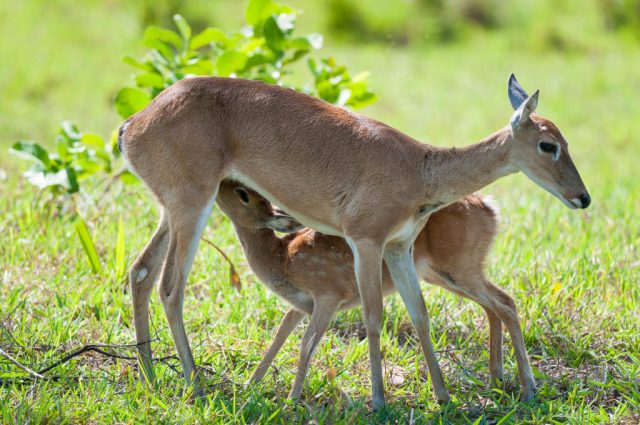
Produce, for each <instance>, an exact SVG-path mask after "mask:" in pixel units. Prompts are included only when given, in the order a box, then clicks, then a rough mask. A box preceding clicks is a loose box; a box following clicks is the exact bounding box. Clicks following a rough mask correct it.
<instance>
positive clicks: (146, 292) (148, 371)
mask: <svg viewBox="0 0 640 425" xmlns="http://www.w3.org/2000/svg"><path fill="white" fill-rule="evenodd" d="M168 239H169V222H168V219H167V214H166V213H165V212H164V211H163V212H162V215H161V217H160V224H159V225H158V228H157V230H156V232H155V234H154V235H153V237H152V238H151V240H150V241H149V243H148V244H147V246H146V247H145V248H144V250H143V251H142V252H141V253H140V255H139V256H138V258H137V259H136V261H135V262H134V263H133V266H132V267H131V271H130V272H129V284H130V285H131V294H132V298H133V323H134V326H135V330H136V347H137V349H138V363H139V375H140V381H141V382H148V383H152V384H153V383H154V382H155V374H154V372H153V363H152V359H151V341H150V339H151V334H150V332H149V298H150V296H151V291H152V290H153V287H154V285H155V283H156V280H157V279H158V275H159V272H160V270H161V268H162V260H164V258H165V255H166V252H167V243H168Z"/></svg>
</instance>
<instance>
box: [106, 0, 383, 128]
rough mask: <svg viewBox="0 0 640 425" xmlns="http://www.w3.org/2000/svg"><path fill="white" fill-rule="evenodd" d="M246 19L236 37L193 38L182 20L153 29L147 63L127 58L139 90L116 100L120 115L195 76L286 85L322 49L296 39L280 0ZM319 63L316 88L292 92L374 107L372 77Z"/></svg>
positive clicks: (211, 33) (254, 3) (253, 5)
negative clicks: (297, 66)
mask: <svg viewBox="0 0 640 425" xmlns="http://www.w3.org/2000/svg"><path fill="white" fill-rule="evenodd" d="M245 19H246V22H247V26H246V27H245V28H243V29H242V30H240V31H234V32H232V33H226V32H224V31H222V30H221V29H219V28H215V27H209V28H206V29H204V30H203V31H201V32H200V33H198V34H196V35H192V31H191V27H190V26H189V24H188V23H187V21H186V20H185V19H184V18H183V17H182V16H180V15H175V16H174V23H175V26H176V29H177V31H173V30H170V29H166V28H161V27H158V26H154V25H152V26H149V27H148V28H147V29H146V31H145V33H144V38H143V41H142V43H143V45H144V46H145V47H147V48H149V49H150V50H149V52H148V54H147V55H146V56H145V58H144V59H142V60H137V59H135V58H133V57H131V56H125V58H124V61H125V62H126V63H127V64H129V65H131V66H134V67H135V68H137V69H138V72H137V73H136V74H135V75H134V81H135V87H125V88H122V89H121V90H120V91H118V93H117V95H116V98H115V105H116V109H117V111H118V113H119V114H120V115H121V116H122V117H123V118H128V117H130V116H131V115H133V114H134V113H136V112H137V111H139V110H141V109H142V108H144V107H145V106H146V105H147V104H148V103H149V102H150V101H151V99H153V98H154V97H155V96H156V95H158V93H160V92H161V91H162V90H164V89H165V88H166V87H168V86H170V85H172V84H173V83H175V82H176V81H178V80H180V79H182V78H186V77H190V76H198V75H216V76H222V77H238V78H244V79H250V80H260V81H264V82H267V83H270V84H278V85H287V84H286V82H285V80H284V78H285V77H286V76H287V75H289V74H291V73H292V71H291V69H290V65H292V64H293V63H295V62H297V61H299V60H300V59H301V58H303V57H305V56H307V55H308V54H309V53H311V52H312V51H314V50H317V49H319V48H320V47H322V42H323V37H322V35H320V34H315V33H314V34H309V35H306V36H300V37H296V36H294V30H295V22H296V12H295V11H294V9H292V8H290V7H288V6H284V5H282V4H280V3H276V2H275V1H271V0H250V1H249V2H248V4H247V8H246V11H245ZM320 64H321V65H317V63H316V62H315V61H314V60H312V59H309V68H310V69H311V71H312V74H313V75H312V76H313V85H311V86H306V87H292V88H294V89H297V90H300V91H304V92H306V93H308V94H310V95H313V96H317V97H320V98H321V99H324V100H326V101H328V102H331V103H336V104H340V105H347V106H350V107H352V108H359V107H362V106H366V105H368V104H370V103H372V102H375V100H376V97H375V95H374V94H373V92H372V91H371V90H370V89H369V87H368V84H367V78H368V74H365V73H363V74H359V75H358V76H356V77H354V78H353V79H352V78H351V77H350V75H349V73H348V72H347V70H346V68H345V67H344V66H339V65H337V64H336V63H335V60H334V59H332V58H327V59H323V60H322V61H321V62H320Z"/></svg>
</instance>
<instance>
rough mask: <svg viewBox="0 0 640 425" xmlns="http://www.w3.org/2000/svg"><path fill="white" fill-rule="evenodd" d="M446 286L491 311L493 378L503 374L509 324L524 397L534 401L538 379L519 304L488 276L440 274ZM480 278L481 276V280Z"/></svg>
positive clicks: (491, 362)
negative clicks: (504, 339)
mask: <svg viewBox="0 0 640 425" xmlns="http://www.w3.org/2000/svg"><path fill="white" fill-rule="evenodd" d="M436 273H437V274H438V276H439V277H440V279H441V280H442V281H443V282H444V283H445V287H446V288H447V289H449V290H451V291H452V292H455V293H457V294H460V295H462V296H463V297H465V298H468V299H470V300H473V301H475V302H477V303H478V304H480V306H482V308H484V310H485V311H486V312H487V316H488V318H489V326H490V336H489V350H490V354H489V371H490V373H491V378H492V379H494V380H495V379H498V378H499V376H500V375H501V374H502V324H501V322H502V323H504V324H505V326H506V327H507V330H508V331H509V334H510V335H511V340H512V342H513V347H514V351H515V354H516V361H517V362H518V375H519V377H520V384H521V385H522V398H523V399H524V400H531V399H532V398H533V397H534V395H535V386H536V383H535V379H534V377H533V372H532V371H531V365H530V364H529V358H528V356H527V349H526V347H525V344H524V337H523V336H522V329H521V328H520V321H519V318H518V312H517V310H516V305H515V303H514V302H513V298H511V297H510V296H509V295H508V294H507V293H506V292H504V291H503V290H502V289H500V288H498V287H497V286H496V285H494V284H493V283H491V281H489V280H488V279H486V278H485V277H484V275H483V274H481V273H480V274H474V276H466V275H464V274H462V275H456V274H455V273H454V274H453V275H449V274H447V273H446V272H444V271H436ZM478 275H479V277H478Z"/></svg>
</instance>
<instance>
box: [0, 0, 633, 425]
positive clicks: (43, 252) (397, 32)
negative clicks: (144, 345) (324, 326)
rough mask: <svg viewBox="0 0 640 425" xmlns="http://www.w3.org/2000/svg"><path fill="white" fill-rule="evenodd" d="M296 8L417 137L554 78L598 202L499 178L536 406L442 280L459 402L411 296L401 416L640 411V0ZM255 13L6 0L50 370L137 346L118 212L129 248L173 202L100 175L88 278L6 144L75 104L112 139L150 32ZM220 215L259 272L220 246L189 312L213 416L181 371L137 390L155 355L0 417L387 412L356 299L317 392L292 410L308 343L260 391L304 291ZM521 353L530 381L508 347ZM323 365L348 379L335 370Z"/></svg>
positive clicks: (556, 100) (437, 293)
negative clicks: (238, 281) (423, 348)
mask: <svg viewBox="0 0 640 425" xmlns="http://www.w3.org/2000/svg"><path fill="white" fill-rule="evenodd" d="M283 2H284V3H286V4H287V5H290V6H293V7H296V8H298V9H300V10H303V11H304V13H302V14H301V15H300V16H299V19H298V25H297V31H298V33H299V34H309V33H312V32H319V33H322V34H323V35H324V36H325V43H324V45H325V47H324V48H323V49H322V51H321V52H320V55H319V56H335V57H336V59H337V60H338V62H340V63H343V64H345V65H347V66H348V67H349V70H350V71H352V72H353V73H357V72H359V71H364V70H369V71H370V72H371V86H372V88H373V90H374V91H375V92H376V93H377V94H378V95H379V98H380V100H379V102H378V103H376V104H374V105H373V106H370V107H367V108H365V109H363V110H362V111H360V112H361V113H363V114H365V115H369V116H372V117H374V118H377V119H380V120H382V121H384V122H386V123H388V124H390V125H392V126H394V127H396V128H398V129H399V130H401V131H404V132H406V133H407V134H409V135H410V136H412V137H414V138H416V139H418V140H422V141H425V142H429V143H433V144H438V145H446V146H452V145H453V146H463V145H467V144H470V143H472V142H474V141H476V140H479V139H481V138H482V137H484V136H486V135H488V134H490V133H491V132H493V131H495V130H497V129H498V128H501V127H503V126H504V125H506V124H507V123H508V122H509V118H510V116H511V113H512V110H511V107H510V105H509V102H508V100H507V96H506V83H507V78H508V76H509V74H510V73H511V72H514V73H515V74H516V75H517V76H518V79H519V81H520V82H521V83H522V85H523V86H524V88H525V89H527V90H529V91H530V92H532V91H533V90H535V89H537V88H539V89H540V90H541V94H540V103H539V106H538V112H539V113H540V114H541V115H543V116H545V117H547V118H550V119H552V120H553V121H554V122H555V123H556V124H557V125H558V126H559V128H560V129H561V130H562V131H563V133H564V135H565V136H566V138H567V139H568V141H569V144H570V149H571V154H572V157H573V159H574V161H575V163H576V165H577V167H578V169H579V170H580V172H581V174H582V176H583V179H584V181H585V184H586V185H587V187H588V189H589V191H590V193H591V197H592V199H593V204H592V206H591V207H590V208H589V209H588V210H585V211H570V210H568V209H566V208H565V207H564V206H563V205H562V204H561V203H560V202H559V201H557V200H556V199H555V198H553V197H552V196H551V195H549V194H548V193H546V192H544V191H543V190H541V189H539V188H538V187H536V186H535V185H534V184H533V183H532V182H530V181H528V180H527V179H526V178H525V177H524V176H522V175H517V176H511V177H508V178H506V179H503V180H501V181H499V182H498V183H496V184H494V185H491V186H490V187H488V188H486V189H485V190H484V191H483V192H484V193H487V194H491V195H493V196H494V197H495V198H496V199H497V203H498V205H500V207H501V210H502V225H501V227H500V233H499V235H498V237H497V240H496V244H495V247H494V249H493V251H492V256H491V258H489V260H488V264H487V266H488V270H489V275H490V276H491V278H492V280H493V281H494V282H496V283H497V284H499V285H501V286H503V287H504V288H505V289H506V290H507V292H509V293H511V294H512V295H513V296H514V298H515V301H516V304H517V305H518V308H519V311H520V315H521V321H522V326H523V331H524V334H525V340H526V343H527V347H528V349H529V353H530V355H531V357H532V363H533V367H534V371H535V374H536V379H537V380H538V382H539V385H540V396H539V402H538V403H537V404H534V405H521V404H518V403H517V401H516V400H517V389H516V390H515V391H505V392H504V393H502V392H499V391H491V390H488V389H486V387H485V386H484V384H483V382H484V381H485V379H486V376H487V374H488V371H487V363H488V356H487V352H486V339H487V335H488V333H487V330H486V323H485V321H484V319H480V317H481V316H480V315H479V309H476V308H475V307H474V308H470V305H469V304H468V303H464V302H461V301H459V299H458V298H457V297H455V296H452V295H449V294H448V293H446V292H445V291H442V290H438V289H434V288H430V287H427V286H425V294H426V295H425V297H426V299H427V303H428V304H429V306H428V307H429V311H430V313H431V315H432V317H433V332H434V341H435V342H436V349H438V350H440V353H442V354H441V356H440V359H441V362H442V365H443V370H444V372H445V375H446V376H447V379H448V384H449V385H450V389H451V392H452V395H454V398H455V402H456V403H457V404H455V405H454V407H453V408H452V409H450V410H447V409H443V410H441V409H440V407H439V406H437V405H436V404H435V401H434V398H433V396H432V394H431V392H430V385H429V382H428V380H427V379H426V378H425V377H424V370H423V369H420V368H421V367H423V362H422V357H421V354H420V351H419V346H418V345H417V343H416V341H415V337H413V338H412V337H411V333H410V332H411V331H410V330H407V329H410V326H407V324H408V323H410V321H409V318H408V317H407V315H406V312H405V310H404V308H403V306H402V304H401V303H400V302H399V300H398V299H397V298H392V299H391V300H389V301H388V302H387V303H386V305H387V307H386V317H387V320H388V322H387V323H386V330H387V332H386V333H385V335H384V337H383V340H382V345H383V349H384V350H385V361H386V362H387V364H389V365H394V366H398V367H402V368H404V369H405V370H406V371H407V372H406V375H405V383H404V384H403V385H402V386H400V387H394V388H391V387H389V388H388V389H387V392H388V400H389V402H390V405H391V411H392V413H391V415H392V416H391V417H392V419H391V421H392V422H393V421H397V422H401V423H406V422H408V421H409V418H414V420H417V421H418V422H419V421H427V420H434V421H435V422H436V423H440V422H442V423H466V422H468V423H474V421H476V420H479V422H475V423H495V421H497V420H498V419H500V418H504V417H507V419H508V420H506V422H504V423H509V422H511V423H564V422H570V423H637V420H638V415H639V413H638V412H639V411H640V390H639V387H640V382H639V381H638V374H639V373H640V370H639V367H640V366H639V365H640V360H639V359H640V352H639V350H640V325H639V323H640V288H639V286H638V281H639V280H640V261H639V259H638V257H639V255H638V249H639V246H640V220H639V219H638V217H637V214H638V211H640V175H639V172H638V165H637V163H636V161H637V159H638V158H640V142H639V141H638V135H639V134H640V102H639V101H638V98H639V97H640V0H538V1H534V0H527V1H499V0H486V1H481V0H397V1H375V0H327V1H318V0H304V1H294V0H289V1H283ZM244 6H245V3H244V2H242V1H232V0H224V1H221V0H211V1H204V0H197V1H196V0H194V1H176V0H157V1H153V0H144V1H134V0H103V1H97V0H83V1H77V0H76V1H71V0H51V1H35V0H23V1H9V0H2V1H0V258H2V260H3V262H4V264H3V266H2V268H3V272H2V274H1V275H0V279H1V282H2V284H1V285H0V300H1V301H0V320H1V323H2V327H1V333H0V336H1V338H0V343H1V345H2V347H3V348H5V349H6V350H8V351H9V352H10V353H12V354H13V355H14V356H15V357H17V358H19V359H21V360H22V361H23V362H25V363H26V364H30V365H42V364H45V363H47V362H50V361H52V359H54V358H56V357H57V356H58V355H60V353H61V352H62V351H64V349H69V348H72V347H76V346H79V345H82V344H87V343H92V342H103V343H117V344H126V343H131V342H132V341H133V331H132V324H131V308H130V296H129V294H126V293H123V288H124V287H126V282H124V281H123V280H122V279H118V278H117V277H116V275H115V273H114V272H113V267H111V265H112V263H113V260H112V257H113V247H114V245H115V243H116V242H115V241H116V235H117V224H116V223H117V221H118V218H119V217H123V218H124V223H125V224H124V225H125V227H126V234H127V239H126V255H127V260H128V263H129V264H130V263H131V261H132V260H133V259H134V258H135V256H136V254H137V252H138V251H139V250H140V249H141V248H142V247H143V246H144V244H145V243H146V241H147V240H148V238H149V237H150V236H151V234H152V232H153V229H154V227H155V225H156V220H157V213H156V211H155V204H154V202H153V200H152V199H151V197H150V196H149V194H148V192H147V191H146V190H145V189H144V187H142V186H141V185H140V186H135V187H123V186H121V185H117V184H116V185H113V186H112V187H111V188H110V189H109V190H110V191H109V192H108V193H107V192H106V191H103V190H104V187H103V184H102V183H104V182H100V184H98V183H96V188H95V190H91V185H90V184H85V187H88V188H89V189H88V191H87V192H86V193H82V195H81V196H79V197H76V198H74V199H75V202H76V204H75V208H77V210H78V211H80V212H81V213H82V215H83V217H84V219H85V220H86V222H87V224H88V226H89V228H90V231H91V234H92V236H93V238H94V241H95V243H96V248H97V251H98V254H99V255H100V259H101V261H102V262H103V265H104V266H105V267H104V271H103V272H102V274H94V273H91V271H90V269H89V267H88V265H87V262H86V259H85V256H84V253H83V251H82V247H81V246H80V243H79V241H78V239H77V236H76V234H75V231H74V228H73V223H72V222H71V220H70V219H69V217H65V216H64V215H62V216H58V215H57V214H58V213H57V211H56V209H55V208H54V209H47V208H45V207H44V206H43V202H42V201H43V199H42V196H41V192H38V191H37V190H36V189H35V188H33V187H32V186H29V185H27V184H25V182H24V181H23V179H22V177H21V174H22V172H23V171H24V170H26V169H27V168H28V165H29V164H28V163H26V162H25V161H23V160H21V159H18V158H16V157H14V156H12V155H10V154H9V152H8V149H9V147H10V146H11V144H13V143H14V142H15V141H16V140H18V139H25V140H34V141H37V142H39V143H42V144H43V145H45V146H49V147H52V145H53V137H54V135H55V134H56V132H57V129H58V126H59V123H60V121H61V120H63V119H71V120H73V121H74V122H75V123H77V124H78V126H79V127H80V128H81V129H82V130H87V131H92V132H97V133H99V134H102V135H104V136H109V135H110V134H111V132H112V131H113V130H114V129H115V128H117V126H118V124H119V123H120V122H121V118H120V117H119V116H118V115H117V114H116V112H115V109H114V108H113V97H114V95H115V93H116V91H117V90H118V89H119V88H120V87H122V86H123V85H126V84H128V83H131V81H132V74H133V71H132V69H131V67H129V66H128V65H125V64H124V63H123V62H122V61H121V58H122V57H123V56H124V55H125V54H130V55H133V56H134V57H140V56H141V55H142V54H143V53H144V51H145V49H144V48H143V47H142V46H141V44H140V40H141V39H142V34H143V31H144V28H145V26H146V25H148V24H151V23H154V24H158V25H163V26H167V27H171V28H173V24H172V20H171V17H172V15H173V14H174V13H180V14H183V15H184V16H185V17H186V18H187V19H188V21H189V22H190V23H191V25H192V26H193V27H194V32H197V31H198V30H200V29H202V28H204V27H206V26H210V25H214V26H219V27H221V28H223V29H229V30H231V29H237V28H238V27H240V26H241V25H242V24H243V22H244V17H243V13H244V12H243V10H244ZM301 66H304V64H302V65H301ZM293 78H294V79H295V78H302V77H300V76H299V75H298V74H295V75H294V76H293ZM210 224H211V225H210V226H209V227H208V228H207V230H206V231H205V237H207V238H208V239H211V240H213V241H214V242H215V243H217V244H219V245H220V246H222V247H223V248H224V249H225V250H226V251H227V253H228V254H229V255H230V257H231V258H232V259H233V260H234V261H235V262H236V264H239V265H240V273H241V275H242V277H243V280H244V281H245V288H244V289H243V293H242V294H237V293H236V292H235V291H234V290H233V289H232V288H230V287H229V285H228V274H227V267H226V264H225V262H224V261H223V260H222V259H221V258H220V256H219V255H218V254H217V253H216V252H215V251H213V250H211V249H209V248H207V247H204V246H202V245H201V249H200V252H199V254H198V256H197V257H196V260H195V263H194V268H193V271H192V274H191V277H190V284H189V286H188V289H187V293H186V300H185V321H186V323H187V331H188V333H189V335H190V337H191V338H192V342H193V346H194V353H195V357H196V363H198V364H199V365H207V367H208V369H207V371H208V372H207V373H208V375H207V379H208V384H209V385H210V386H211V387H212V388H213V389H212V391H213V392H214V395H213V397H214V399H215V403H213V405H212V407H211V408H210V410H208V411H206V412H204V413H202V412H198V411H197V410H195V409H192V406H190V405H189V404H188V403H180V404H178V405H175V403H176V400H180V397H181V390H182V380H181V377H180V376H179V375H178V374H177V373H173V372H172V370H171V369H170V368H167V367H164V366H163V367H161V371H160V378H161V381H162V382H163V385H162V386H161V388H160V390H159V391H158V393H157V394H156V393H151V394H149V393H148V392H147V391H145V389H141V388H139V387H137V386H136V380H135V375H136V374H135V373H134V371H133V368H135V362H124V361H123V362H111V363H109V362H102V363H101V362H97V361H93V362H92V361H89V360H87V361H80V360H79V361H78V362H77V363H73V362H72V363H69V364H68V365H66V366H63V367H61V369H59V370H58V374H59V375H60V376H62V377H63V378H62V379H61V380H60V381H57V382H55V383H54V382H49V383H47V382H45V383H40V384H38V385H37V386H35V387H34V389H32V388H31V387H30V386H29V385H13V384H11V385H10V384H3V385H2V387H1V388H0V422H3V423H9V422H20V420H16V417H18V416H19V415H21V416H20V418H22V420H23V421H30V422H35V423H37V422H46V421H49V422H72V423H83V422H94V423H104V422H119V423H134V422H140V423H143V422H147V423H148V421H157V420H158V418H162V420H164V421H165V422H171V423H173V422H193V421H204V420H213V418H218V420H219V421H220V422H225V421H231V420H234V421H235V420H238V421H240V420H244V421H246V422H260V421H262V420H266V419H265V418H270V417H271V418H272V419H271V420H273V421H274V422H279V423H282V422H287V423H292V422H308V421H310V420H315V421H316V422H317V423H322V422H327V423H334V422H339V421H345V422H360V423H370V422H371V421H372V420H373V419H375V418H372V417H371V416H369V413H368V407H367V406H366V403H367V400H368V394H369V393H368V391H369V390H368V359H367V355H366V345H363V344H362V343H361V342H360V341H359V340H358V338H357V329H356V327H357V326H355V325H353V324H354V323H358V322H359V321H360V320H361V317H360V312H359V311H358V310H356V311H353V312H348V313H344V314H342V315H340V316H339V317H338V319H337V320H336V323H335V324H334V325H333V327H332V329H331V330H330V332H329V333H328V334H327V337H326V338H325V340H323V341H325V342H323V343H322V344H320V347H319V349H318V353H317V360H316V361H315V362H314V367H313V368H312V369H314V371H313V372H312V373H311V374H310V376H309V383H308V385H309V386H308V387H307V388H306V389H305V391H306V392H307V393H308V394H309V395H308V397H307V399H306V403H305V404H303V405H302V406H299V407H295V408H294V407H286V405H285V408H283V407H282V406H283V403H282V399H283V398H284V397H285V396H286V392H287V390H288V388H289V387H290V385H291V377H292V374H291V373H290V372H291V371H294V370H295V357H296V355H297V352H298V351H297V343H298V341H297V340H296V339H295V338H291V339H292V341H290V342H289V343H287V345H286V346H285V349H284V350H283V352H282V354H281V355H280V356H279V360H278V362H279V363H278V365H279V367H280V369H279V370H280V372H273V375H269V379H267V381H266V383H265V384H264V385H263V386H261V387H260V388H258V389H254V390H252V389H244V388H243V387H242V382H244V380H245V379H246V378H247V377H248V376H249V374H250V373H251V371H252V370H253V367H255V365H256V364H257V362H258V361H259V359H260V354H261V351H262V350H263V349H264V348H265V347H266V344H267V342H268V341H269V340H270V338H271V335H272V333H273V330H274V328H275V326H277V323H278V322H279V319H280V318H281V316H282V312H283V311H284V309H285V307H284V305H283V303H281V302H279V300H277V299H276V298H275V297H273V296H271V295H269V294H268V292H267V291H266V290H265V289H263V288H262V287H261V286H259V285H257V284H250V283H252V282H255V281H256V279H255V278H254V277H253V276H252V275H251V273H250V272H249V269H248V267H247V266H246V263H245V261H244V257H243V255H242V253H241V250H240V248H239V247H238V244H237V242H236V241H235V239H234V236H233V234H232V228H231V226H230V224H229V222H228V220H227V219H226V218H225V217H224V216H222V214H221V213H219V212H215V213H214V214H213V216H212V218H211V220H210ZM426 288H429V289H426ZM152 310H153V313H152V321H153V322H154V323H155V326H156V327H157V329H159V336H158V337H159V338H160V341H159V342H158V346H159V347H160V349H159V355H160V354H173V348H172V345H171V340H170V336H169V332H168V331H167V330H166V329H165V328H164V324H165V322H164V317H163V313H162V308H161V306H160V305H159V303H158V302H157V301H156V300H155V297H154V301H153V304H152ZM247 317H251V318H256V320H246V318H247ZM403 324H404V325H403ZM403 335H404V336H403ZM406 335H409V337H407V336H406ZM401 337H402V338H404V339H402V341H400V340H401ZM506 347H507V348H506V350H507V351H506V353H507V354H506V356H505V357H506V359H505V360H506V367H505V371H506V372H507V375H509V376H510V378H509V379H510V381H509V382H510V383H511V384H510V386H509V385H507V388H508V389H511V390H513V389H514V388H517V385H514V384H513V381H514V379H515V378H514V377H513V374H514V371H513V366H514V361H513V358H512V355H511V354H510V350H511V346H510V344H509V342H508V340H507V344H506ZM421 364H422V366H421ZM158 366H160V365H158ZM2 367H3V368H4V369H3V370H13V369H10V368H11V367H12V366H10V365H6V367H5V364H4V363H3V364H2ZM34 367H35V366H34ZM327 368H335V369H334V371H335V370H337V371H338V375H339V376H338V378H336V379H335V380H329V381H328V380H327V379H326V376H325V371H326V369H327ZM2 373H4V372H2ZM6 373H8V372H6ZM4 376H5V375H3V377H4ZM87 376H89V377H91V379H88V378H87ZM78 382H80V383H81V385H78ZM34 393H35V394H37V397H34V396H33V394H34ZM512 393H513V394H515V395H513V396H512V395H511V394H512ZM344 394H349V396H350V397H352V399H348V398H345V396H344ZM345 400H346V401H345ZM349 400H355V402H354V403H351V402H350V401H349ZM236 409H237V410H236ZM280 409H284V410H280ZM238 415H239V416H238ZM394 415H395V416H394ZM238 418H240V419H238ZM416 418H418V419H416ZM509 418H510V419H509ZM381 421H382V422H384V420H381ZM491 421H493V422H491ZM634 421H635V422H634Z"/></svg>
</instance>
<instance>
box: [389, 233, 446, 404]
mask: <svg viewBox="0 0 640 425" xmlns="http://www.w3.org/2000/svg"><path fill="white" fill-rule="evenodd" d="M406 245H407V244H404V246H388V247H387V248H386V249H385V251H384V261H385V263H386V264H387V268H388V269H389V274H391V279H392V280H393V284H394V285H395V287H396V289H397V290H398V292H399V293H400V297H402V301H403V302H404V305H405V306H406V307H407V309H408V310H409V315H410V316H411V321H412V322H413V326H414V327H415V328H416V330H417V332H418V338H419V339H420V345H421V346H422V351H423V352H424V356H425V358H426V360H427V367H428V368H429V374H430V375H431V382H432V383H433V389H434V391H435V393H436V397H437V398H438V401H440V402H442V403H446V402H448V401H449V392H448V391H447V388H446V387H445V385H444V380H443V379H442V372H441V371H440V365H439V364H438V359H437V358H436V353H435V350H434V348H433V344H432V343H431V335H430V333H431V328H430V324H429V314H428V313H427V308H426V306H425V303H424V298H423V297H422V291H421V290H420V281H419V280H418V275H417V273H416V269H415V264H414V262H413V253H412V249H411V246H409V247H408V248H407V247H406Z"/></svg>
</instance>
